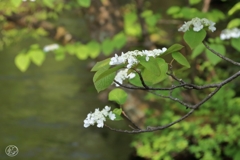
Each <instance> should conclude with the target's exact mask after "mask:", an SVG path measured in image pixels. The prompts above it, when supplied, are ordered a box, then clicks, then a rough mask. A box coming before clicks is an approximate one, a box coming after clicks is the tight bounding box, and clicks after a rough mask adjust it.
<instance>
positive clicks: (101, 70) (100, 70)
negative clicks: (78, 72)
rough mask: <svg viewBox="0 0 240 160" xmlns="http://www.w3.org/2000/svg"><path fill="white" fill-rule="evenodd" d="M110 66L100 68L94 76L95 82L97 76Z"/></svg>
mask: <svg viewBox="0 0 240 160" xmlns="http://www.w3.org/2000/svg"><path fill="white" fill-rule="evenodd" d="M108 68H109V66H104V67H102V68H101V69H99V70H98V71H97V72H96V73H95V74H94V76H93V82H96V80H97V78H98V77H99V76H100V75H101V74H102V73H103V72H105V71H106V70H107V69H108Z"/></svg>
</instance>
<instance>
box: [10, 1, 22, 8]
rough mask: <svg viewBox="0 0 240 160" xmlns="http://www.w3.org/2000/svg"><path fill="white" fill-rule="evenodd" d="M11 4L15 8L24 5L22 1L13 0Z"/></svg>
mask: <svg viewBox="0 0 240 160" xmlns="http://www.w3.org/2000/svg"><path fill="white" fill-rule="evenodd" d="M11 3H12V4H13V5H14V7H19V6H20V4H21V3H22V0H11Z"/></svg>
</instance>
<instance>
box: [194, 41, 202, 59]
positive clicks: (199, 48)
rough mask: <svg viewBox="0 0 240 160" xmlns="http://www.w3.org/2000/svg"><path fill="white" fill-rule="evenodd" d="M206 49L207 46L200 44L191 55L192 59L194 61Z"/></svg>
mask: <svg viewBox="0 0 240 160" xmlns="http://www.w3.org/2000/svg"><path fill="white" fill-rule="evenodd" d="M204 49H205V46H204V45H203V44H202V43H200V44H199V45H198V46H197V47H196V48H194V50H193V53H192V54H191V58H192V59H194V58H195V57H197V56H198V55H199V54H201V53H202V52H203V51H204Z"/></svg>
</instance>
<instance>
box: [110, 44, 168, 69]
mask: <svg viewBox="0 0 240 160" xmlns="http://www.w3.org/2000/svg"><path fill="white" fill-rule="evenodd" d="M166 50H167V49H166V48H162V49H154V50H152V51H147V50H143V51H138V50H135V51H128V52H126V53H122V54H121V56H118V55H117V54H115V56H114V57H112V58H111V60H110V62H109V64H110V65H119V64H123V63H127V68H129V69H130V68H132V66H134V65H136V64H138V63H139V61H138V60H137V56H145V57H146V61H148V60H149V57H156V56H159V55H161V54H163V53H164V52H165V51H166Z"/></svg>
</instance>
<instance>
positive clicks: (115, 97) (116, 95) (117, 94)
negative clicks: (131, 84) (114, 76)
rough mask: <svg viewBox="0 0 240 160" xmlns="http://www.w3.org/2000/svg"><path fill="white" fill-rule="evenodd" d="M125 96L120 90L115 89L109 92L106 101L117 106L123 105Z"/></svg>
mask: <svg viewBox="0 0 240 160" xmlns="http://www.w3.org/2000/svg"><path fill="white" fill-rule="evenodd" d="M127 96H128V95H127V93H126V92H125V91H124V90H122V89H120V88H116V89H113V90H112V91H111V92H109V94H108V100H109V101H114V102H116V103H117V104H119V105H123V104H124V103H125V102H126V100H127Z"/></svg>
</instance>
